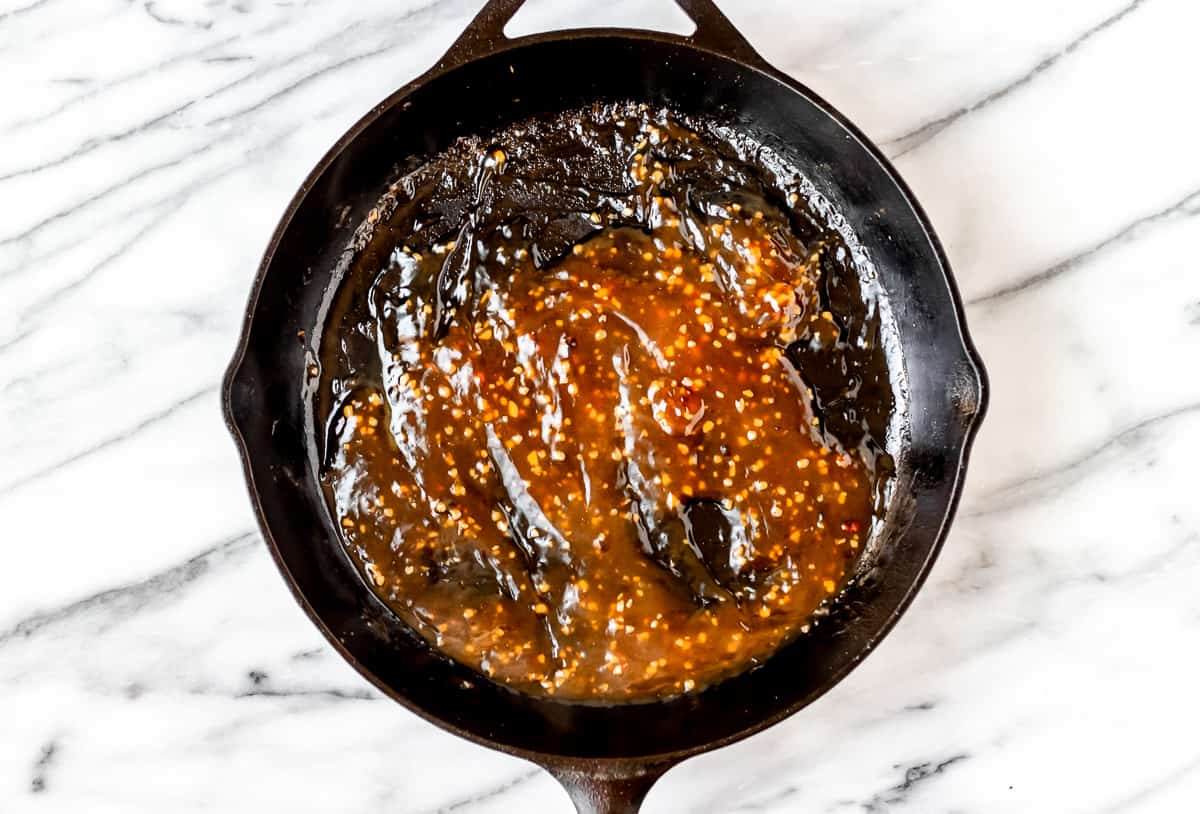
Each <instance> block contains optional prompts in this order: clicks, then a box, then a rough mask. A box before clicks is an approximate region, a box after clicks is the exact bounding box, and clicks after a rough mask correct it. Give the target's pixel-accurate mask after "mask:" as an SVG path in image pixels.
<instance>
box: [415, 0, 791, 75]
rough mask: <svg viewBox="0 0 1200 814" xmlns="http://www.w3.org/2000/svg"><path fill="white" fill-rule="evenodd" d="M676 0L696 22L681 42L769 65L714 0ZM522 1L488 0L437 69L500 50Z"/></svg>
mask: <svg viewBox="0 0 1200 814" xmlns="http://www.w3.org/2000/svg"><path fill="white" fill-rule="evenodd" d="M675 3H676V4H677V5H678V6H679V7H680V8H681V9H683V11H684V13H685V14H687V16H688V17H691V18H692V22H694V23H695V24H696V30H695V31H694V32H692V34H691V36H689V37H681V38H680V39H682V40H683V41H684V42H688V43H691V44H692V45H695V46H696V47H698V48H701V49H703V50H705V51H712V52H713V53H717V54H721V55H723V56H728V57H732V58H734V59H737V60H741V61H742V62H746V63H749V64H751V65H753V66H755V67H759V68H769V67H770V66H769V65H768V64H767V62H766V60H764V59H763V58H762V57H761V56H760V55H759V53H758V52H757V51H755V50H754V46H752V45H751V44H750V43H749V41H747V40H746V38H745V37H743V36H742V32H740V31H738V30H737V28H736V27H735V26H734V24H733V23H731V22H730V21H729V18H728V17H726V16H725V14H724V12H722V11H721V9H719V8H717V4H716V3H714V2H713V0H675ZM523 5H525V0H488V3H487V5H485V6H484V7H483V9H482V10H481V11H480V12H479V13H478V14H476V15H475V19H473V20H471V22H470V24H469V25H467V27H466V29H465V30H464V31H463V33H462V34H461V35H459V37H458V39H457V40H455V41H454V44H453V45H451V46H450V48H449V50H447V51H446V53H445V55H444V56H443V57H442V58H441V59H440V60H438V64H437V66H436V70H439V71H442V70H446V69H448V68H452V67H454V66H456V65H461V64H463V63H465V62H470V61H471V60H474V59H478V58H479V57H482V56H484V55H486V54H490V53H492V52H493V51H497V50H499V49H500V48H501V46H503V45H504V43H506V42H508V37H506V36H505V35H504V27H505V26H506V25H508V21H509V20H511V19H512V18H513V15H514V14H516V13H517V11H518V10H519V9H520V8H521V6H523Z"/></svg>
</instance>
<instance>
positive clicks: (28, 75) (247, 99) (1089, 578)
mask: <svg viewBox="0 0 1200 814" xmlns="http://www.w3.org/2000/svg"><path fill="white" fill-rule="evenodd" d="M479 5H480V0H360V2H355V3H344V2H340V0H290V1H289V0H271V1H269V2H268V1H267V0H87V1H86V2H84V0H73V1H72V0H0V101H2V104H0V517H2V518H3V528H4V533H3V551H4V553H5V557H4V562H3V567H2V568H0V812H5V814H8V813H9V812H24V811H31V812H43V811H52V812H58V811H62V812H80V811H87V812H89V814H103V812H130V811H138V812H141V811H144V812H164V811H170V812H184V811H213V812H217V811H219V812H241V811H244V812H252V811H254V812H257V811H288V812H292V814H300V813H302V812H328V811H339V812H342V811H345V812H382V811H389V812H391V811H395V812H434V811H444V812H449V811H453V812H471V814H483V812H508V811H527V810H534V809H535V807H536V809H537V810H543V811H567V810H569V803H568V801H567V798H566V795H565V794H564V792H562V791H561V790H560V789H559V788H558V786H557V785H556V784H555V783H554V781H553V780H551V779H550V777H549V776H548V775H546V774H544V773H542V772H540V771H538V770H536V769H534V768H533V767H532V766H530V765H529V764H526V763H523V762H521V761H519V760H516V759H514V758H510V757H507V756H503V755H500V754H497V753H494V752H490V751H487V750H485V749H482V748H479V747H477V746H474V745H471V744H469V743H467V742H465V741H461V740H458V739H456V738H454V737H452V736H450V735H448V734H445V733H443V732H441V731H440V730H438V729H435V728H434V727H432V726H431V725H429V724H426V723H424V722H423V721H421V720H419V719H417V718H416V717H414V716H413V715H412V714H410V713H408V712H406V711H405V710H403V709H402V708H400V707H399V706H398V705H395V704H393V703H391V702H390V701H388V700H386V699H384V698H383V697H381V696H380V695H379V694H378V693H377V692H375V691H374V690H373V689H371V688H370V687H369V686H368V685H367V684H366V683H365V682H364V681H363V680H362V679H360V678H359V677H358V675H357V674H356V673H354V672H353V671H352V670H351V669H350V668H349V667H348V666H346V665H345V664H344V663H342V661H341V660H340V659H339V658H338V656H337V655H336V654H335V653H334V652H333V651H332V650H331V648H330V647H328V646H327V645H326V644H325V642H324V641H323V640H322V639H321V637H320V636H319V634H318V633H317V632H316V630H315V629H313V627H312V626H311V625H310V624H309V622H308V621H307V619H306V618H305V617H304V615H303V614H302V613H301V611H300V610H299V609H298V608H297V607H296V605H295V604H294V602H293V601H292V599H291V597H290V596H289V595H288V592H287V590H286V589H285V588H284V586H283V584H282V582H281V581H280V579H279V576H278V574H277V573H276V571H275V568H274V566H273V565H272V563H271V562H270V559H269V557H268V555H267V552H266V549H265V547H264V546H263V545H262V543H261V541H260V539H259V536H258V533H257V531H256V529H255V526H254V521H253V518H252V515H251V510H250V506H249V502H248V501H247V499H246V494H245V490H244V486H243V481H242V476H241V471H240V467H239V463H238V460H237V457H236V455H235V452H234V446H233V443H232V442H231V441H230V439H229V438H228V436H227V434H226V431H225V428H224V426H223V424H222V421H221V417H220V414H219V409H218V398H217V389H218V381H219V377H220V375H221V372H222V369H223V367H224V365H225V364H226V362H227V360H228V358H229V356H230V354H231V351H232V349H233V346H234V340H235V337H236V335H237V332H238V330H239V328H240V324H241V318H242V310H243V306H244V303H245V298H246V294H247V292H248V290H249V285H250V281H251V279H252V277H253V275H254V270H255V267H256V265H257V262H258V259H259V256H260V253H261V252H262V250H263V248H264V246H265V244H266V241H267V238H268V236H269V234H270V232H271V230H272V228H273V227H274V224H275V222H276V220H277V218H278V217H279V215H280V213H281V212H282V210H283V208H284V206H285V204H286V203H287V201H288V200H289V198H290V197H291V195H292V194H293V192H294V190H295V188H296V187H297V186H298V184H299V182H300V181H301V179H302V178H303V177H304V176H305V174H307V172H308V171H309V169H310V168H311V166H312V165H313V164H314V163H315V162H316V160H317V159H318V158H319V157H320V156H321V154H322V153H323V152H324V151H325V150H326V148H327V147H328V146H329V145H330V144H332V143H333V142H334V140H335V139H336V138H337V137H338V136H339V135H340V134H341V133H342V132H343V131H344V130H345V129H346V128H347V127H348V126H349V125H350V124H351V123H352V122H354V121H355V120H356V119H357V118H358V117H359V116H360V115H362V114H363V113H364V112H365V111H366V110H367V109H368V108H369V107H370V106H371V105H373V104H374V103H375V102H376V101H378V100H379V99H381V98H383V97H384V96H385V95H387V94H388V93H389V92H390V91H391V90H393V89H394V88H395V87H397V86H398V85H400V84H402V83H404V82H405V81H407V80H408V79H410V78H412V77H413V76H415V75H416V74H417V73H419V72H420V71H422V70H423V69H424V68H426V67H427V66H428V65H430V64H432V62H433V61H434V60H435V59H436V58H437V57H438V56H439V55H440V53H441V52H442V51H443V50H444V48H445V47H446V46H447V45H448V43H449V42H450V41H451V39H452V38H453V36H454V35H455V34H456V33H457V32H458V31H459V30H460V29H461V28H462V27H463V25H464V24H465V23H466V21H467V20H468V18H469V17H470V15H471V14H472V13H473V12H474V10H475V9H476V8H477V7H478V6H479ZM722 5H723V6H724V7H725V8H726V9H727V11H728V13H729V15H730V16H731V17H732V19H733V20H734V22H735V23H736V24H737V25H738V26H739V27H741V28H742V30H743V31H744V32H745V33H746V35H747V37H748V38H749V39H750V40H751V41H752V42H753V43H754V44H755V45H756V46H757V47H758V48H759V49H760V51H761V52H762V53H763V54H764V55H765V56H766V57H767V58H768V59H769V60H771V61H772V62H774V63H775V64H776V65H778V66H779V67H780V68H782V69H783V70H785V71H788V72H790V73H792V74H794V75H795V76H797V77H798V78H799V79H800V80H801V81H803V82H805V83H806V84H808V85H810V86H811V87H813V88H814V89H815V90H816V91H817V92H818V93H820V94H822V95H823V96H825V97H826V98H827V99H829V100H830V101H831V102H832V103H833V104H834V105H836V106H837V107H839V108H840V109H841V110H842V111H843V112H845V113H846V114H847V115H848V116H850V117H851V118H852V119H853V120H854V121H856V122H857V123H858V124H859V125H860V126H861V127H862V128H863V130H865V131H866V133H867V134H868V135H869V136H871V137H872V138H873V139H875V140H876V141H877V142H878V143H879V144H880V145H882V147H883V148H884V150H885V151H886V152H887V153H888V154H889V155H891V156H893V157H894V158H895V160H896V163H897V166H898V167H899V169H900V171H901V172H902V173H903V175H904V176H905V177H906V179H907V180H908V181H909V183H910V184H911V185H912V187H913V188H914V190H915V191H916V193H917V196H918V197H919V198H920V200H921V201H922V203H923V204H924V206H925V207H926V209H927V210H928V212H929V214H930V216H931V218H932V220H933V222H934V223H935V225H936V227H937V229H938V231H939V233H940V235H941V237H942V239H943V241H944V243H945V245H946V249H947V251H948V253H949V255H950V258H951V261H952V262H953V265H954V267H955V270H956V274H957V278H958V282H959V285H960V287H961V289H962V291H963V293H964V296H965V298H966V299H967V300H968V303H969V305H968V312H969V318H970V324H971V329H972V331H973V334H974V337H975V340H976V342H977V344H978V346H979V349H980V352H981V354H982V356H983V358H984V360H985V361H986V363H987V365H988V368H989V371H990V374H991V380H992V391H993V394H992V402H991V411H990V414H989V416H988V418H987V420H986V421H985V423H984V427H983V431H982V434H981V436H980V438H979V441H978V444H977V446H976V451H975V455H974V459H973V461H972V467H971V473H970V478H969V482H968V487H967V490H966V494H965V497H964V500H963V503H962V507H961V510H960V513H959V517H958V520H957V522H956V524H955V526H954V529H953V533H952V534H951V536H950V539H949V542H948V544H947V546H946V549H945V552H944V553H943V555H942V557H941V559H940V561H939V562H938V564H937V567H936V569H935V570H934V572H933V575H932V578H931V579H930V581H929V583H928V584H927V586H926V587H925V589H924V590H923V592H922V593H921V595H920V597H919V598H918V600H917V602H916V604H915V605H914V606H913V608H912V609H911V611H910V612H909V613H908V615H907V616H906V617H905V618H904V620H903V621H902V623H901V624H900V625H899V627H898V628H897V629H896V630H895V631H894V632H893V633H892V635H891V636H890V637H889V638H888V640H887V641H886V642H885V643H884V645H883V646H882V647H881V648H880V649H879V651H878V652H877V653H876V654H875V655H873V656H872V657H871V658H870V659H868V660H867V662H866V663H865V664H864V665H863V666H862V667H861V668H860V669H859V670H857V671H856V672H854V673H853V674H852V675H851V676H850V677H849V678H848V679H847V680H846V681H844V682H843V683H842V684H840V685H839V686H838V687H837V688H836V689H834V690H833V691H832V692H830V693H829V694H828V695H826V696H825V697H824V698H822V699H821V700H820V701H819V702H817V703H816V704H814V705H813V706H812V707H810V708H809V709H807V710H806V711H804V712H803V713H801V714H800V715H798V716H795V717H793V718H792V719H790V720H788V721H786V722H785V723H783V724H780V725H779V726H776V727H774V728H773V729H771V730H769V731H767V732H765V733H763V734H761V735H759V736H756V737H754V738H751V739H749V740H747V741H744V742H742V743H739V744H736V745H734V746H732V747H729V748H726V749H724V750H721V751H719V752H716V753H712V754H708V755H705V756H702V757H700V758H697V759H694V760H692V761H689V762H687V763H686V764H684V765H683V766H681V767H679V768H677V769H675V770H673V771H672V772H670V773H669V774H668V775H667V776H666V777H665V778H664V779H663V780H662V781H661V782H660V783H659V785H658V786H657V787H656V788H655V789H654V791H653V792H652V793H651V795H650V797H649V800H648V802H647V805H646V811H648V812H735V811H743V812H750V811H754V812H810V811H811V812H830V813H831V814H837V813H841V812H846V813H847V814H849V812H867V813H868V814H870V813H871V812H920V813H922V814H924V813H927V812H971V814H979V813H980V812H1014V811H1016V812H1053V813H1054V814H1074V813H1075V812H1080V813H1081V814H1082V813H1084V812H1086V813H1087V814H1126V813H1127V812H1129V813H1132V812H1160V811H1161V812H1180V811H1187V810H1195V807H1196V800H1197V799H1198V798H1200V738H1198V737H1197V736H1196V726H1197V721H1198V720H1200V693H1198V692H1197V689H1196V688H1197V687H1198V686H1200V589H1197V585H1198V584H1200V492H1198V489H1197V487H1198V486H1200V476H1198V475H1197V468H1196V466H1195V464H1196V461H1197V450H1198V449H1200V446H1198V445H1200V362H1198V361H1197V360H1198V359H1200V268H1198V264H1197V259H1196V258H1197V249H1196V247H1197V245H1198V243H1200V218H1197V215H1198V214H1200V149H1198V147H1197V145H1200V106H1198V105H1197V104H1196V91H1195V88H1194V87H1193V84H1194V81H1193V79H1192V78H1193V77H1195V76H1197V75H1200V48H1197V47H1196V45H1195V42H1194V39H1195V32H1196V31H1197V30H1198V29H1200V4H1197V3H1193V2H1190V0H1074V1H1073V2H1070V1H1066V2H1055V3H1048V2H1045V0H1012V1H1011V2H1007V3H985V2H982V0H979V1H978V2H966V3H964V2H961V1H960V0H924V2H911V1H910V0H856V1H855V2H847V3H818V2H799V1H798V0H773V1H772V2H756V3H734V2H732V0H728V1H727V2H723V3H722ZM595 6H600V8H598V9H597V8H595ZM603 23H623V24H628V25H645V26H651V27H664V26H665V27H667V28H677V27H679V26H680V24H681V18H680V16H679V14H678V12H677V10H676V9H675V8H674V7H673V6H672V5H671V4H670V3H668V2H667V0H656V2H651V1H650V0H641V1H640V2H636V1H635V0H610V2H608V3H605V4H592V3H584V2H575V1H574V0H573V1H572V2H559V0H531V2H530V5H529V7H528V8H527V9H526V10H525V11H524V12H523V13H522V15H521V16H520V17H519V18H518V19H517V20H516V21H514V24H513V25H514V26H515V28H516V29H517V30H518V31H522V30H528V31H532V30H539V29H548V28H554V27H562V26H564V25H568V24H603ZM685 30H686V27H685Z"/></svg>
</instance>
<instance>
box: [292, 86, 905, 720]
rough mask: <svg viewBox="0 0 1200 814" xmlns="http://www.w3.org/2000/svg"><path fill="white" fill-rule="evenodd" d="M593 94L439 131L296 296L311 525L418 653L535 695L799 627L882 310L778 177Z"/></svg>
mask: <svg viewBox="0 0 1200 814" xmlns="http://www.w3.org/2000/svg"><path fill="white" fill-rule="evenodd" d="M766 152H767V151H765V148H763V146H762V145H758V144H755V143H754V142H753V141H752V140H750V139H748V138H747V137H745V136H744V135H739V134H738V133H737V132H736V131H735V130H733V129H730V128H727V127H725V126H723V125H721V124H718V123H715V122H710V121H705V120H696V119H691V118H689V117H687V116H684V115H681V114H678V113H674V112H672V111H670V110H664V109H654V108H647V107H646V106H644V105H633V104H623V105H611V106H594V107H591V108H588V109H585V110H577V111H572V112H569V113H564V114H560V115H558V116H555V117H552V118H547V119H542V120H538V121H529V122H523V123H518V124H515V125H511V126H509V127H507V128H506V129H504V130H502V131H500V132H497V133H494V134H492V135H490V136H488V137H486V138H471V139H465V140H462V141H460V142H458V143H457V144H456V145H454V146H453V147H452V148H451V149H449V150H448V151H447V152H445V153H443V154H441V155H439V156H436V157H434V158H432V159H431V160H429V161H428V162H426V163H425V164H423V165H421V166H419V167H417V168H415V169H413V170H412V171H411V172H409V173H407V174H405V175H404V176H403V177H402V178H401V179H400V180H399V181H397V182H396V183H395V184H394V185H393V186H392V188H391V190H390V191H389V193H388V194H387V195H386V196H385V198H384V199H383V201H382V202H381V203H380V205H379V206H378V207H377V209H376V210H375V211H374V213H373V214H372V217H371V218H369V223H368V226H369V227H370V228H369V231H367V232H364V233H363V234H364V235H365V236H364V237H363V242H362V245H361V246H360V249H361V250H360V251H359V252H358V253H357V255H356V257H355V259H354V261H353V263H352V264H351V265H350V266H349V268H348V269H347V272H346V274H345V276H344V278H343V280H342V283H341V285H340V287H339V289H338V291H337V293H336V296H335V297H334V300H333V305H332V308H331V309H330V312H329V317H328V320H327V322H326V324H325V325H324V326H322V342H321V359H320V362H321V364H320V366H319V370H320V373H319V378H320V383H319V384H320V386H319V388H318V390H317V393H318V395H317V399H316V404H315V409H316V411H317V415H318V418H319V419H321V420H322V421H323V422H324V425H323V426H324V431H325V433H326V437H325V439H324V453H323V459H322V480H323V483H324V486H325V489H326V497H327V500H328V503H329V509H330V513H331V516H332V518H333V521H334V523H335V524H336V525H337V528H338V529H339V533H340V536H341V543H342V544H343V545H344V547H345V549H346V551H347V553H348V555H349V556H350V557H351V559H352V560H353V561H354V562H355V564H356V566H357V567H358V568H359V570H360V571H361V572H362V574H363V576H364V579H366V580H367V581H368V582H369V583H370V584H371V585H372V586H373V589H374V591H375V593H376V594H377V595H378V596H379V598H380V599H381V600H382V601H383V602H385V603H386V604H387V605H388V606H389V607H391V608H392V609H393V610H394V611H395V612H396V613H397V614H398V615H399V616H400V617H401V618H402V619H404V620H405V622H407V623H408V624H409V625H410V626H411V627H412V628H414V629H415V630H416V631H418V632H419V633H420V634H421V635H422V636H423V637H425V638H426V639H427V640H428V641H429V643H430V644H431V645H432V646H433V647H435V648H436V649H438V650H439V651H441V652H442V653H443V654H445V655H446V656H448V657H450V658H453V659H456V660H458V661H459V662H461V663H464V664H466V665H469V666H470V667H472V668H474V669H476V670H478V671H479V672H480V673H482V674H484V675H486V676H489V677H490V678H491V679H492V680H493V681H496V682H499V683H502V684H504V685H507V686H510V687H511V688H513V689H514V690H517V691H523V692H528V693H532V694H536V695H553V696H555V697H557V698H562V699H567V700H579V701H593V702H623V701H636V700H645V699H651V698H660V697H664V696H670V695H675V694H678V693H687V692H694V691H699V690H700V689H702V688H703V687H705V686H706V685H709V684H711V683H713V682H716V681H718V680H720V679H721V678H723V677H726V676H729V675H731V674H734V673H737V672H740V671H742V670H745V669H748V668H751V667H752V666H753V665H755V664H757V663H759V662H761V661H762V660H763V659H765V658H767V657H768V656H769V655H770V654H771V653H772V652H773V651H774V650H775V649H776V648H778V647H779V646H780V645H781V644H782V643H784V642H786V641H788V640H790V639H791V638H793V637H794V636H797V635H803V633H804V632H805V631H806V630H807V629H808V626H809V625H810V624H811V623H812V621H813V619H814V614H818V615H819V613H820V611H821V609H822V608H823V607H824V606H825V605H826V604H827V603H828V602H829V601H830V600H831V599H833V598H834V597H835V596H836V595H837V594H838V593H839V592H840V591H841V590H842V589H843V588H844V586H845V585H846V583H847V581H848V580H849V579H850V578H852V577H853V575H854V573H855V566H856V563H857V561H858V559H859V557H860V555H861V553H862V551H863V548H864V545H865V542H866V540H867V539H868V537H869V535H870V531H871V529H872V526H873V524H874V523H875V522H877V518H879V517H880V516H881V513H882V511H883V509H884V504H885V502H886V497H885V496H886V494H887V489H886V488H885V484H886V482H887V480H888V477H889V475H890V472H891V459H890V458H889V457H888V455H887V453H886V446H887V444H886V437H887V428H888V425H889V422H890V420H891V417H892V414H893V412H894V410H895V409H896V405H895V403H894V398H893V388H892V386H891V383H890V382H891V376H890V373H892V371H889V366H888V354H887V353H886V349H885V347H884V345H885V343H884V342H883V337H884V335H885V334H886V333H887V332H886V331H885V330H884V328H885V323H886V320H887V314H886V310H885V309H882V308H881V307H880V306H881V302H880V297H879V295H878V292H877V290H876V289H875V287H874V284H873V280H872V277H871V274H870V271H869V268H868V267H867V266H866V264H865V261H863V259H862V257H861V252H858V251H856V250H855V249H854V248H853V246H854V245H855V244H854V241H853V236H852V235H849V234H848V233H847V231H846V228H845V227H844V224H842V225H839V224H840V223H841V222H840V220H839V219H838V218H837V216H836V213H834V212H832V211H830V209H829V207H828V206H827V205H824V204H823V203H822V199H820V198H819V196H817V195H816V194H815V193H813V192H812V189H811V186H806V185H805V183H806V182H805V181H804V179H803V177H802V176H801V175H800V174H799V173H796V172H793V171H789V170H788V169H787V168H786V167H782V166H781V165H780V164H779V162H778V161H774V162H773V163H772V162H767V161H765V160H764V159H763V156H764V155H765V154H766Z"/></svg>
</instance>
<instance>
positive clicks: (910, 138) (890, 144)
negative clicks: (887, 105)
mask: <svg viewBox="0 0 1200 814" xmlns="http://www.w3.org/2000/svg"><path fill="white" fill-rule="evenodd" d="M1145 2H1147V0H1131V2H1130V3H1128V4H1127V5H1125V6H1123V7H1121V8H1120V9H1119V10H1118V11H1117V12H1116V13H1115V14H1112V15H1110V16H1108V17H1105V18H1104V19H1103V20H1101V21H1100V22H1098V23H1096V24H1095V25H1094V26H1092V27H1091V28H1089V29H1087V30H1086V31H1084V32H1083V33H1082V34H1080V35H1079V36H1077V37H1075V38H1074V39H1072V40H1071V41H1070V42H1068V43H1067V44H1066V45H1064V46H1063V47H1062V48H1060V49H1059V50H1057V51H1055V52H1054V53H1053V54H1051V55H1050V56H1048V57H1046V58H1045V59H1043V60H1042V61H1041V62H1039V63H1038V64H1036V65H1034V66H1033V67H1032V68H1030V69H1029V70H1028V71H1027V72H1025V73H1023V74H1022V75H1020V76H1018V77H1017V78H1016V79H1013V80H1012V81H1010V82H1008V83H1007V84H1005V85H1003V86H1002V87H999V88H997V89H995V90H993V91H991V92H989V93H988V94H987V95H986V96H983V97H982V98H980V99H977V100H975V101H974V102H971V103H970V104H968V105H965V106H963V107H960V108H959V109H957V110H955V111H953V112H951V113H947V114H945V115H943V116H939V117H938V118H936V119H934V120H933V121H930V122H926V123H925V124H922V125H920V126H919V127H917V128H915V129H913V130H910V131H909V132H907V133H904V134H903V135H900V136H897V137H896V138H894V139H891V140H890V141H887V142H885V143H884V146H885V147H887V148H889V154H890V156H891V157H892V159H893V160H894V159H897V158H900V157H902V156H904V155H907V154H908V153H911V152H912V151H913V150H916V149H918V148H920V147H921V146H923V145H925V144H927V143H928V142H929V141H930V140H931V139H934V138H936V137H937V135H938V134H939V133H941V132H942V131H943V130H945V129H946V128H947V127H950V126H951V125H953V124H954V123H955V122H957V121H958V120H959V119H961V118H963V117H964V116H969V115H971V114H972V113H975V112H977V111H980V110H983V109H984V108H986V107H988V106H990V105H993V104H995V103H997V102H999V101H1001V100H1003V99H1004V98H1005V97H1007V96H1008V95H1010V94H1011V93H1013V92H1015V91H1017V90H1020V89H1021V88H1023V87H1025V86H1026V85H1028V84H1030V83H1032V82H1034V81H1035V80H1036V79H1037V78H1038V77H1040V76H1041V75H1042V74H1044V73H1045V72H1046V71H1048V70H1050V69H1051V68H1053V67H1054V66H1055V65H1057V64H1058V63H1059V62H1060V61H1062V60H1063V59H1065V58H1067V57H1069V56H1070V55H1071V54H1073V53H1074V52H1075V51H1077V50H1079V48H1081V47H1082V46H1083V45H1084V44H1085V43H1086V42H1087V41H1088V40H1090V39H1092V38H1093V37H1095V36H1096V35H1097V34H1100V33H1102V32H1104V31H1106V30H1108V29H1109V28H1111V27H1112V26H1114V25H1116V24H1117V23H1119V22H1120V21H1121V20H1123V19H1125V18H1126V17H1127V16H1129V15H1130V14H1132V13H1133V12H1134V11H1136V10H1137V9H1138V7H1140V6H1141V5H1142V4H1143V3H1145ZM892 148H896V149H892Z"/></svg>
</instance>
